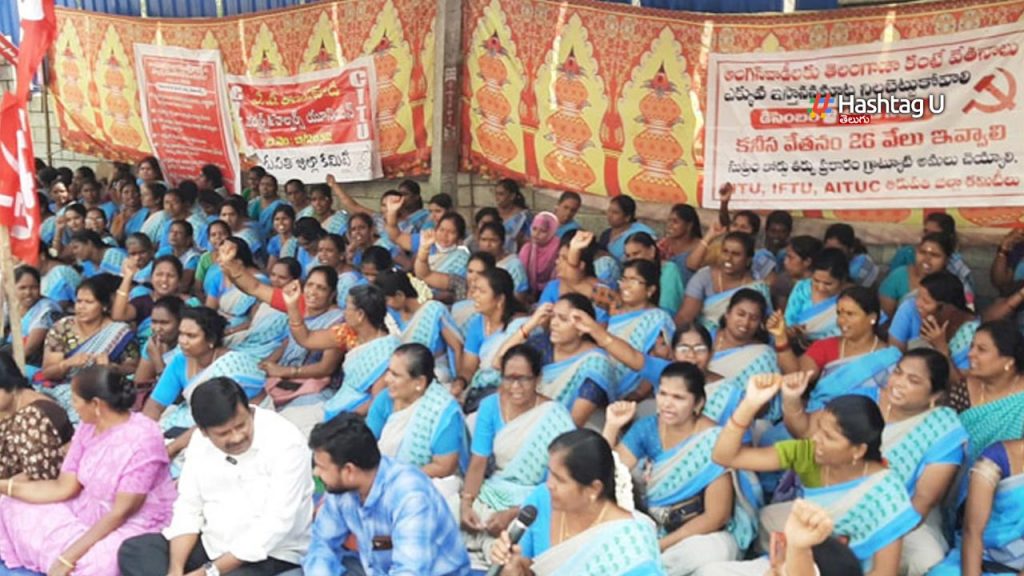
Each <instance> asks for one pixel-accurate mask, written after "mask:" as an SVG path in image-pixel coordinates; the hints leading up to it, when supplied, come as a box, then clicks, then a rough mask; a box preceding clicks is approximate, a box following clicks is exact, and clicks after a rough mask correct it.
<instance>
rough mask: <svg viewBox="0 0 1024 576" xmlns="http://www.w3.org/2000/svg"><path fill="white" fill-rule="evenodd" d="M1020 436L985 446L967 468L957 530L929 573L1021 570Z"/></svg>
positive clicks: (1023, 444)
mask: <svg viewBox="0 0 1024 576" xmlns="http://www.w3.org/2000/svg"><path fill="white" fill-rule="evenodd" d="M1022 550H1024V440H1010V441H1005V442H998V443H996V444H993V445H991V446H989V447H988V448H986V449H985V450H984V451H983V452H982V453H981V457H980V458H979V459H978V461H977V463H975V465H974V467H973V468H972V469H971V475H970V488H969V489H968V493H967V509H966V513H965V517H964V530H963V534H962V536H961V535H958V539H957V547H956V548H955V549H953V551H952V552H951V553H950V554H949V556H948V557H947V558H946V559H945V561H944V562H943V563H942V564H940V565H939V566H937V567H935V569H933V570H932V571H931V572H929V574H930V575H932V576H960V575H963V576H983V575H984V576H989V575H992V576H995V575H996V574H1020V573H1021V572H1024V552H1022Z"/></svg>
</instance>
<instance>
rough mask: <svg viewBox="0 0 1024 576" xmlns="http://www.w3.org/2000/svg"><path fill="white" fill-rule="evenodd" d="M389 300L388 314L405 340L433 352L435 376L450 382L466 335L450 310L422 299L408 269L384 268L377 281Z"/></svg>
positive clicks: (435, 301) (459, 363) (458, 361)
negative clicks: (421, 300) (399, 270)
mask: <svg viewBox="0 0 1024 576" xmlns="http://www.w3.org/2000/svg"><path fill="white" fill-rule="evenodd" d="M374 284H376V285H377V286H378V287H380V289H381V290H383V291H384V297H385V298H386V299H387V303H388V315H389V316H390V317H391V319H392V320H394V322H395V324H396V325H397V326H398V329H399V330H401V332H402V336H401V338H402V342H403V343H406V344H408V343H411V342H417V343H419V344H422V345H424V346H426V347H427V348H428V349H429V350H430V351H431V352H432V353H433V354H434V370H433V372H434V376H435V377H436V378H437V381H438V382H440V383H442V384H446V385H447V384H451V382H452V380H454V379H455V376H456V374H457V373H458V367H459V366H460V365H461V362H462V347H463V344H464V342H465V339H464V337H463V335H462V331H461V330H459V328H458V326H456V325H455V320H453V319H452V315H451V312H449V311H448V308H447V307H445V305H444V304H441V303H440V302H438V301H437V300H428V301H426V302H420V301H419V294H418V293H417V292H416V288H415V287H414V286H413V285H412V281H411V280H410V279H409V275H408V274H406V273H405V272H398V271H394V270H383V271H381V272H380V273H378V274H377V278H376V280H375V281H374Z"/></svg>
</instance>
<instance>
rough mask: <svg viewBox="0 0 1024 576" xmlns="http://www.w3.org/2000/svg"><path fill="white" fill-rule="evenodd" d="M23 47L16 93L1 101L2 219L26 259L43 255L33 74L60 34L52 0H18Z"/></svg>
mask: <svg viewBox="0 0 1024 576" xmlns="http://www.w3.org/2000/svg"><path fill="white" fill-rule="evenodd" d="M18 13H19V14H20V16H21V47H20V49H19V51H18V67H17V78H16V82H17V83H16V84H15V90H14V93H7V94H4V97H3V101H2V102H0V224H3V225H4V226H7V229H8V231H9V232H10V237H11V252H12V253H13V254H14V257H15V258H18V259H19V260H21V261H23V262H28V263H32V264H35V263H36V262H37V261H38V258H39V203H38V201H37V196H36V187H35V157H34V155H33V153H32V130H31V128H30V127H29V122H28V94H29V87H30V86H31V83H32V77H33V76H34V75H35V73H36V70H38V69H39V64H40V63H41V62H42V61H43V57H44V56H46V52H47V50H49V49H50V45H51V44H52V43H53V40H54V38H55V37H56V36H57V17H56V15H55V14H54V11H53V0H18Z"/></svg>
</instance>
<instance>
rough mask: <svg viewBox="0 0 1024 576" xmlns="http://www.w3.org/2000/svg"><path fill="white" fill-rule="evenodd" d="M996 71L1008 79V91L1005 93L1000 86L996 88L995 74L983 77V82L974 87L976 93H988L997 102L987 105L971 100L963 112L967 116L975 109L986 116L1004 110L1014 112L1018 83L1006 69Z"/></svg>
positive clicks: (980, 81) (979, 81) (1000, 68)
mask: <svg viewBox="0 0 1024 576" xmlns="http://www.w3.org/2000/svg"><path fill="white" fill-rule="evenodd" d="M996 70H997V71H999V73H1000V74H1002V75H1003V78H1006V87H1007V88H1008V90H1007V91H1006V92H1003V91H1002V90H1001V89H999V87H998V86H996V83H995V79H996V75H995V74H988V75H985V76H983V77H982V78H981V80H978V83H977V84H975V85H974V91H975V92H988V93H989V94H991V95H992V97H993V98H995V102H994V103H989V104H986V103H983V102H979V101H978V100H971V101H970V102H968V103H967V106H964V110H963V111H964V113H965V114H966V113H967V112H970V111H971V110H973V109H975V108H977V109H978V110H981V111H982V112H984V113H986V114H992V113H995V112H1001V111H1003V110H1013V108H1014V106H1015V104H1014V100H1016V99H1017V81H1016V80H1015V79H1014V78H1013V74H1010V72H1009V71H1008V70H1007V69H1006V68H1002V67H999V68H996Z"/></svg>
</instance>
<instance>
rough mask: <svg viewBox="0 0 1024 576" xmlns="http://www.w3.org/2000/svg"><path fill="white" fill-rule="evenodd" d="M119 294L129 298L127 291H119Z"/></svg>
mask: <svg viewBox="0 0 1024 576" xmlns="http://www.w3.org/2000/svg"><path fill="white" fill-rule="evenodd" d="M117 293H118V294H120V295H121V296H127V295H128V291H127V290H118V291H117Z"/></svg>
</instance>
